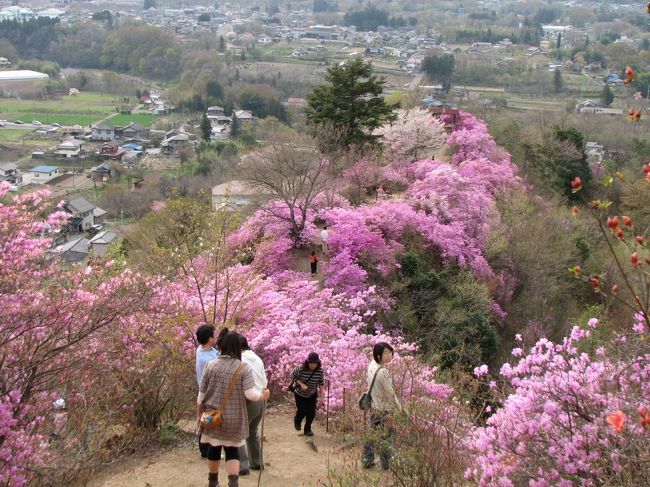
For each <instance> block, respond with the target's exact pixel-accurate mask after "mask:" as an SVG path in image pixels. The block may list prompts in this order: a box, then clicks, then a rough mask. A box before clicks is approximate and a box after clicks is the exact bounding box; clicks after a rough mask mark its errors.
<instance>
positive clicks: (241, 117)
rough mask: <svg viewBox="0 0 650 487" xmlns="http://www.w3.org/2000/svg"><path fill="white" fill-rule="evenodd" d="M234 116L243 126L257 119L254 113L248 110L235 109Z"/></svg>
mask: <svg viewBox="0 0 650 487" xmlns="http://www.w3.org/2000/svg"><path fill="white" fill-rule="evenodd" d="M232 116H233V118H236V119H237V121H238V122H239V123H240V124H241V126H242V127H243V126H245V125H250V124H252V123H253V122H254V121H255V117H254V116H253V113H252V112H250V111H248V110H235V111H234V112H233V113H232Z"/></svg>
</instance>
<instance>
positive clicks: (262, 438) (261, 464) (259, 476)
mask: <svg viewBox="0 0 650 487" xmlns="http://www.w3.org/2000/svg"><path fill="white" fill-rule="evenodd" d="M265 416H266V401H264V407H263V408H262V428H261V432H260V473H259V475H258V477H257V487H260V482H262V471H263V470H264V417H265Z"/></svg>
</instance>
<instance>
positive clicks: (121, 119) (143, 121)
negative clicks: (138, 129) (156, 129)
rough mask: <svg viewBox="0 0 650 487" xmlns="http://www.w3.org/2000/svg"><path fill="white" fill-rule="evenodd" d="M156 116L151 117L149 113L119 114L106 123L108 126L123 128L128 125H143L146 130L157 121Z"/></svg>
mask: <svg viewBox="0 0 650 487" xmlns="http://www.w3.org/2000/svg"><path fill="white" fill-rule="evenodd" d="M156 118H157V117H156V115H149V114H148V113H134V114H132V115H127V114H121V113H120V114H119V115H115V116H114V117H111V118H109V119H108V120H106V121H105V123H106V124H107V125H114V126H116V127H122V126H124V125H128V124H129V123H131V122H133V123H137V124H138V125H142V126H143V127H144V128H149V127H151V124H153V122H154V121H155V120H156Z"/></svg>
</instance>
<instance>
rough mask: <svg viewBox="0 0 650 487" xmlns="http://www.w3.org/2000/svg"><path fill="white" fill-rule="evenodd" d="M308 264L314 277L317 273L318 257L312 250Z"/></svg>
mask: <svg viewBox="0 0 650 487" xmlns="http://www.w3.org/2000/svg"><path fill="white" fill-rule="evenodd" d="M309 263H310V264H311V275H312V276H313V275H315V274H316V273H317V272H318V256H317V255H316V251H315V250H312V251H311V255H310V256H309Z"/></svg>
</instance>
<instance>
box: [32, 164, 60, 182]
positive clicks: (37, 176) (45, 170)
mask: <svg viewBox="0 0 650 487" xmlns="http://www.w3.org/2000/svg"><path fill="white" fill-rule="evenodd" d="M29 172H30V175H31V182H32V183H36V184H44V183H47V182H48V181H50V180H52V179H54V178H58V177H59V175H60V174H61V172H60V170H59V168H58V167H57V166H36V167H34V168H32V169H30V171H29Z"/></svg>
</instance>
